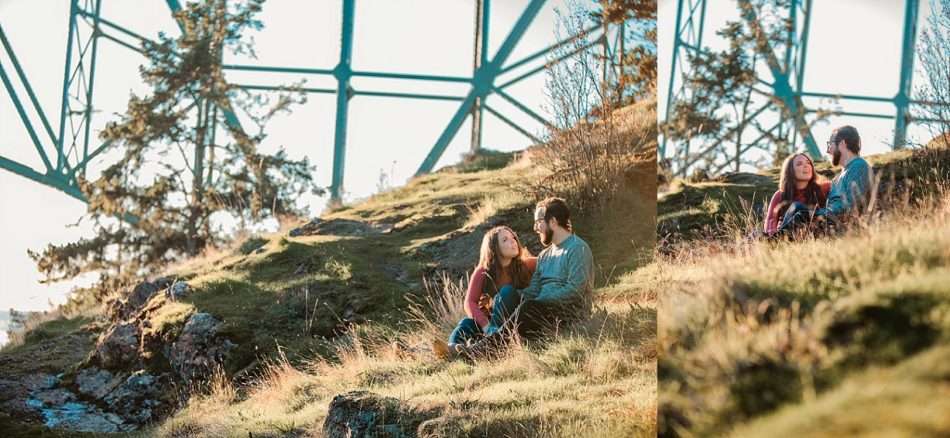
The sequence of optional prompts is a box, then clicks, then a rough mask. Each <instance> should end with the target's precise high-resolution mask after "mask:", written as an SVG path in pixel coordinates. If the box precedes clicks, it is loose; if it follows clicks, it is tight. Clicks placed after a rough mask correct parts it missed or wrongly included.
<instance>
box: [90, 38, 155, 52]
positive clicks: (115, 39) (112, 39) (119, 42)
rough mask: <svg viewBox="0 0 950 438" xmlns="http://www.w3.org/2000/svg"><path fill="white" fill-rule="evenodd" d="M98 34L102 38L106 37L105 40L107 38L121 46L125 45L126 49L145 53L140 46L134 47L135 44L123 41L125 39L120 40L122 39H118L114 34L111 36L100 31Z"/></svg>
mask: <svg viewBox="0 0 950 438" xmlns="http://www.w3.org/2000/svg"><path fill="white" fill-rule="evenodd" d="M99 36H101V37H102V38H105V39H107V40H109V41H112V42H114V43H116V44H118V45H120V46H122V47H125V48H126V49H129V50H131V51H133V52H138V53H141V54H143V55H144V54H145V51H144V50H142V49H141V48H140V47H135V46H133V45H131V44H129V43H127V42H125V41H122V40H120V39H118V38H116V37H114V36H112V35H109V34H107V33H102V34H100V35H99Z"/></svg>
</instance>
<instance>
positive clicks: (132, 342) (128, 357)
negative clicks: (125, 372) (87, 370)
mask: <svg viewBox="0 0 950 438" xmlns="http://www.w3.org/2000/svg"><path fill="white" fill-rule="evenodd" d="M139 337H140V333H139V328H138V325H136V324H135V323H132V322H120V323H118V324H115V325H114V326H112V328H110V329H109V330H108V331H106V332H105V333H103V334H102V336H100V337H99V341H98V342H97V343H96V350H95V358H96V360H97V361H98V363H99V365H101V366H102V367H103V368H107V369H118V368H122V367H123V366H124V365H127V364H130V363H133V362H135V361H136V360H137V359H138V357H139V354H138V350H139Z"/></svg>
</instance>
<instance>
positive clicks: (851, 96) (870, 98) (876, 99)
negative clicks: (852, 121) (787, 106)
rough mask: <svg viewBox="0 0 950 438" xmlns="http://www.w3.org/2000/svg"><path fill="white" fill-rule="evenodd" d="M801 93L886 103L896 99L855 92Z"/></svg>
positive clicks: (810, 95)
mask: <svg viewBox="0 0 950 438" xmlns="http://www.w3.org/2000/svg"><path fill="white" fill-rule="evenodd" d="M799 94H800V95H801V96H804V97H825V98H829V99H844V100H864V101H868V102H885V103H893V102H894V99H893V98H891V97H875V96H859V95H854V94H835V93H816V92H806V91H803V92H801V93H799Z"/></svg>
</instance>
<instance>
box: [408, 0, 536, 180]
mask: <svg viewBox="0 0 950 438" xmlns="http://www.w3.org/2000/svg"><path fill="white" fill-rule="evenodd" d="M543 5H544V0H531V3H529V4H528V6H527V7H526V8H525V10H524V12H523V13H522V14H521V16H520V17H518V21H517V22H515V25H514V27H513V28H512V29H511V32H510V33H509V34H508V37H507V38H505V40H504V42H502V44H501V47H500V48H499V49H498V52H497V53H496V54H495V57H494V58H492V59H491V61H489V62H488V63H486V64H484V65H482V67H481V68H479V69H478V71H477V72H476V73H475V77H474V78H473V80H472V87H471V89H470V90H469V92H468V95H467V96H465V100H463V101H462V104H461V105H460V106H459V108H458V110H456V111H455V114H454V115H453V116H452V119H451V120H450V121H449V124H448V126H446V127H445V130H443V131H442V134H441V135H439V138H438V139H437V140H436V142H435V145H434V146H433V147H432V150H431V151H429V154H428V155H427V156H426V158H425V160H423V162H422V165H420V166H419V170H417V171H416V174H417V175H419V174H423V173H428V172H431V171H432V169H433V168H434V167H435V165H436V163H437V162H438V161H439V158H440V157H441V156H442V154H443V153H444V152H445V149H446V148H447V147H448V146H449V142H451V141H452V138H454V137H455V134H456V133H458V130H459V128H461V127H462V122H464V121H465V116H466V115H468V114H469V112H470V111H471V108H472V105H474V103H475V99H476V98H484V97H485V96H487V95H488V93H489V92H490V91H491V88H492V86H493V85H494V81H495V78H496V77H497V76H498V73H499V71H500V70H501V68H502V66H504V64H505V62H506V61H507V60H508V57H509V56H510V55H511V52H512V51H513V50H514V48H515V45H517V44H518V42H519V41H520V40H521V37H522V36H524V33H525V31H526V30H527V29H528V26H529V25H530V24H531V22H532V21H534V17H535V16H537V15H538V11H539V10H540V9H541V6H543Z"/></svg>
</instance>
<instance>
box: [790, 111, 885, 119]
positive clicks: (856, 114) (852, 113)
mask: <svg viewBox="0 0 950 438" xmlns="http://www.w3.org/2000/svg"><path fill="white" fill-rule="evenodd" d="M805 112H806V113H808V114H813V113H817V112H818V111H816V110H812V109H809V110H805ZM832 114H834V115H836V116H850V117H866V118H872V119H893V118H894V116H891V115H888V114H876V113H865V112H856V111H832Z"/></svg>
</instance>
